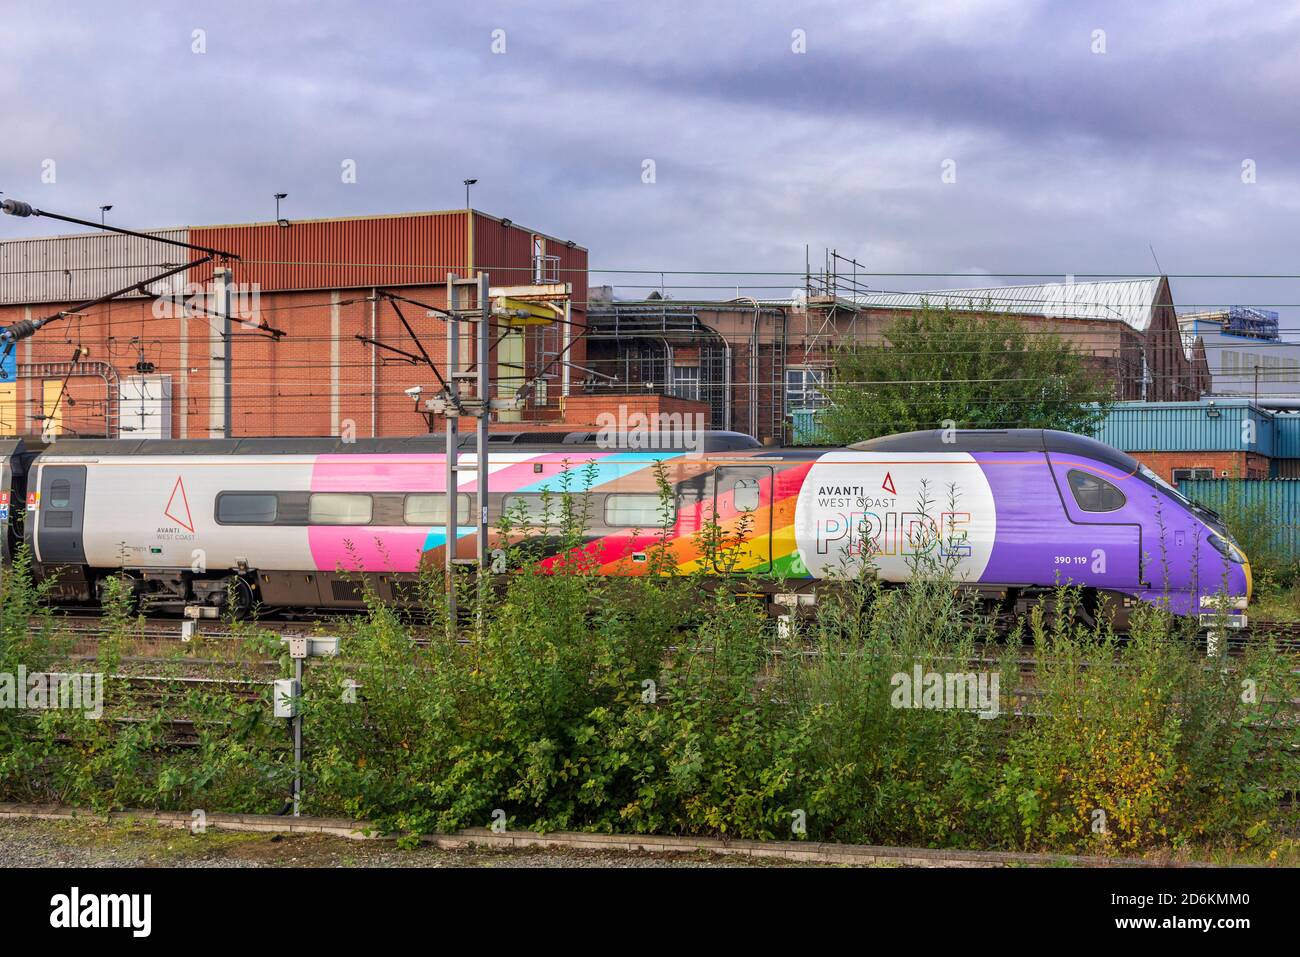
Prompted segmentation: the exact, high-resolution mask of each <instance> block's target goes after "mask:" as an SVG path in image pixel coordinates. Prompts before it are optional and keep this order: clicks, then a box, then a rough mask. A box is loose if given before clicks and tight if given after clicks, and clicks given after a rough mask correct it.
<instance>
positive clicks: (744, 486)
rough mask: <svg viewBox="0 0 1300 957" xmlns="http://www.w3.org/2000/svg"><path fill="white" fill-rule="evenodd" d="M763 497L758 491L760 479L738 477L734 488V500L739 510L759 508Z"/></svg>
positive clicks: (746, 510)
mask: <svg viewBox="0 0 1300 957" xmlns="http://www.w3.org/2000/svg"><path fill="white" fill-rule="evenodd" d="M760 501H761V497H760V496H759V492H758V479H752V478H739V479H736V484H735V487H734V488H733V489H732V502H733V503H734V504H735V506H736V511H737V512H752V511H754V510H756V509H757V508H758V504H759V502H760Z"/></svg>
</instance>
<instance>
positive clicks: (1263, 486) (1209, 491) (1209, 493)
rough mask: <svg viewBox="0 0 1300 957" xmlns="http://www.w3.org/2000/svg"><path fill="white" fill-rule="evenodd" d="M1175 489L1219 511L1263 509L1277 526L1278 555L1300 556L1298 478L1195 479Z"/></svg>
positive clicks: (1299, 492)
mask: <svg viewBox="0 0 1300 957" xmlns="http://www.w3.org/2000/svg"><path fill="white" fill-rule="evenodd" d="M1178 490H1179V491H1180V492H1182V493H1183V494H1184V495H1186V496H1187V497H1188V498H1190V499H1192V500H1193V501H1195V502H1200V503H1201V504H1202V505H1207V506H1209V507H1210V508H1212V509H1214V510H1215V511H1216V512H1220V513H1228V514H1231V513H1233V512H1237V511H1239V510H1241V509H1256V508H1258V509H1262V510H1263V511H1264V512H1265V513H1266V514H1267V516H1268V518H1269V520H1270V522H1271V524H1272V525H1273V526H1274V527H1275V528H1276V532H1275V534H1274V536H1273V541H1274V544H1275V545H1276V547H1277V549H1278V553H1279V556H1280V557H1283V558H1285V559H1287V560H1289V561H1296V560H1300V479H1195V480H1185V481H1182V482H1179V483H1178Z"/></svg>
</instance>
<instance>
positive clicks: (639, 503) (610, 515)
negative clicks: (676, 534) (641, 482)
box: [605, 495, 677, 528]
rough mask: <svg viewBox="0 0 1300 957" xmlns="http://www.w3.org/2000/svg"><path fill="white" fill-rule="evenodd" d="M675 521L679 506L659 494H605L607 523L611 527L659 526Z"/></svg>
mask: <svg viewBox="0 0 1300 957" xmlns="http://www.w3.org/2000/svg"><path fill="white" fill-rule="evenodd" d="M665 511H666V512H667V515H665V514H664V513H665ZM675 521H677V506H676V505H674V504H673V503H672V502H667V503H665V502H664V501H663V500H662V499H661V498H660V497H659V496H658V495H607V496H605V524H606V525H609V526H611V527H619V526H623V527H626V528H659V527H661V526H663V525H664V524H665V523H667V524H671V523H673V522H675Z"/></svg>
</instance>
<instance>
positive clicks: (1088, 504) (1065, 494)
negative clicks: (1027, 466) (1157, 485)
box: [1049, 457, 1145, 588]
mask: <svg viewBox="0 0 1300 957" xmlns="http://www.w3.org/2000/svg"><path fill="white" fill-rule="evenodd" d="M1049 461H1051V466H1052V475H1053V476H1054V478H1055V479H1056V487H1057V490H1058V491H1059V492H1060V494H1061V501H1062V503H1063V504H1064V506H1065V516H1066V518H1067V519H1069V522H1070V526H1071V532H1072V534H1070V535H1069V536H1068V537H1067V538H1068V540H1064V541H1061V542H1059V543H1058V545H1059V547H1058V548H1057V550H1056V551H1057V554H1056V556H1055V560H1056V562H1057V566H1056V567H1057V569H1058V570H1059V571H1060V575H1061V581H1062V582H1064V581H1067V580H1071V581H1074V582H1075V583H1076V584H1082V585H1089V586H1092V587H1096V588H1108V587H1111V588H1135V587H1138V586H1141V585H1145V580H1144V578H1145V576H1144V575H1143V568H1142V565H1143V562H1142V526H1141V524H1140V523H1139V520H1138V517H1137V516H1139V515H1140V511H1139V510H1140V509H1141V508H1142V507H1143V506H1144V505H1145V502H1138V501H1130V498H1132V497H1134V496H1138V495H1141V494H1142V488H1141V485H1140V483H1136V482H1128V481H1124V480H1123V479H1122V478H1121V477H1120V476H1118V475H1113V474H1110V473H1107V472H1103V471H1101V470H1099V469H1097V468H1095V467H1093V466H1091V465H1087V464H1084V463H1079V462H1071V461H1062V460H1060V459H1057V458H1051V457H1049Z"/></svg>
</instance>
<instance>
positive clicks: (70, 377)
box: [0, 209, 587, 438]
mask: <svg viewBox="0 0 1300 957" xmlns="http://www.w3.org/2000/svg"><path fill="white" fill-rule="evenodd" d="M24 222H31V221H30V220H28V221H24ZM152 235H158V236H162V237H165V238H169V239H172V240H176V241H179V242H187V243H192V244H194V245H198V246H205V247H210V248H213V249H219V250H222V251H224V252H228V253H231V254H233V255H234V256H237V257H238V258H237V259H232V260H230V262H229V264H228V265H229V267H230V269H231V270H232V281H233V284H234V289H235V293H236V295H235V296H234V297H233V303H234V310H233V311H234V313H235V315H236V318H237V319H239V320H241V321H240V322H239V323H237V324H236V325H235V327H234V334H233V335H232V337H231V340H232V341H231V343H230V348H231V357H232V365H233V374H232V389H231V392H232V415H231V421H232V428H233V434H234V435H236V436H244V435H338V434H342V433H343V432H344V431H345V430H347V429H349V428H350V429H352V430H353V433H354V434H355V435H357V436H359V437H365V436H370V435H402V434H409V433H417V432H423V431H426V430H427V428H428V423H427V422H426V420H425V418H424V416H423V415H421V414H420V413H419V412H417V410H416V402H415V400H413V399H412V398H411V397H410V396H409V395H407V393H406V390H408V389H411V388H413V387H416V386H419V387H421V388H423V390H424V395H425V396H426V397H427V396H431V395H433V394H434V393H435V392H436V391H437V390H438V383H437V380H436V377H435V376H434V374H433V372H432V370H430V369H429V367H428V365H427V364H425V363H424V362H423V360H422V359H421V358H420V357H419V353H420V346H421V345H422V346H423V348H424V349H425V350H426V351H427V352H428V354H429V356H430V357H431V358H432V360H433V361H434V363H435V364H437V365H438V366H439V368H440V370H441V371H442V373H443V375H444V376H445V375H446V368H445V359H446V345H445V343H446V326H445V324H444V322H443V321H442V320H441V319H440V318H436V317H431V316H429V315H428V309H427V308H425V305H427V306H431V307H434V308H444V307H445V306H446V303H447V274H448V273H449V272H451V273H456V274H457V275H459V276H461V277H470V278H472V277H475V276H477V275H478V273H479V272H480V271H483V272H487V273H488V275H489V280H490V283H491V286H492V287H493V290H494V294H495V291H497V290H500V289H502V288H503V287H522V286H528V287H535V288H536V289H541V290H543V291H549V292H548V294H547V295H539V296H535V297H531V298H530V297H527V296H526V297H524V298H525V300H526V301H525V304H526V305H533V304H534V300H535V301H536V302H537V303H545V304H548V305H546V306H545V308H543V309H542V312H543V313H544V314H545V315H547V316H550V317H551V318H549V319H547V318H542V319H535V318H534V319H529V320H526V321H523V320H515V319H503V320H496V321H494V330H493V335H492V340H493V349H492V353H491V357H492V363H493V369H492V375H493V377H494V380H495V381H496V383H497V385H496V388H497V392H498V395H500V396H503V397H504V396H507V395H512V394H513V393H514V392H515V391H516V390H518V389H519V387H520V386H522V385H523V384H524V383H525V382H526V381H530V380H534V381H535V382H536V384H535V386H534V388H533V389H532V392H531V395H530V397H529V398H528V401H527V403H526V405H525V407H524V408H523V409H522V410H520V411H519V412H517V413H509V412H507V413H504V414H503V415H502V418H503V419H506V420H517V421H507V422H505V423H503V427H508V428H519V427H521V425H522V427H533V428H541V427H545V424H546V423H548V422H557V421H560V420H562V419H563V406H564V397H565V393H566V392H567V393H570V394H571V393H573V392H576V391H578V390H577V388H576V385H575V383H574V382H573V381H572V380H571V378H570V375H571V370H572V369H573V368H574V367H575V365H574V364H576V365H578V366H580V365H581V364H582V363H583V362H584V360H585V351H586V343H585V341H583V339H582V338H581V336H580V335H577V334H576V332H575V330H581V329H582V328H583V327H584V325H585V315H584V306H585V299H586V295H585V293H586V289H587V250H586V249H584V248H583V247H582V246H579V245H577V244H576V243H575V242H572V241H568V240H565V239H561V238H558V237H554V236H550V235H547V234H545V233H541V232H538V231H536V230H531V229H527V228H525V227H523V226H520V225H518V224H514V223H512V222H510V221H509V220H505V219H499V218H496V217H493V216H489V215H487V214H485V213H482V212H478V211H476V210H464V209H462V210H451V211H445V212H430V213H410V214H399V215H393V216H371V217H360V218H347V219H325V220H311V221H296V222H292V223H285V222H284V221H282V222H280V223H274V222H273V223H252V224H242V225H232V226H212V227H187V228H181V229H170V230H160V231H158V232H157V233H154V234H152ZM199 256H200V254H198V253H193V252H191V251H190V250H187V249H184V248H180V247H177V246H173V245H165V244H162V243H158V242H152V241H149V240H144V239H137V238H133V237H127V236H121V235H117V234H112V233H84V234H79V235H75V236H62V237H53V238H39V239H24V240H11V241H8V242H6V243H4V244H3V245H2V246H0V325H3V326H8V325H11V324H13V323H14V322H17V321H19V320H22V319H34V318H40V317H44V316H48V315H51V314H55V313H59V312H64V311H67V310H69V309H70V308H71V307H72V306H73V305H75V304H77V303H79V302H84V301H87V300H90V299H93V298H96V297H98V296H101V295H104V294H105V293H107V292H109V291H112V290H116V289H120V288H122V287H126V286H129V285H131V284H132V283H140V282H143V281H145V280H148V279H149V278H150V277H152V276H156V275H158V274H159V273H161V272H163V271H165V270H167V269H169V268H173V267H175V266H176V265H180V264H184V263H187V262H192V261H194V260H196V259H198V258H199ZM219 265H221V264H220V263H219V262H210V263H206V264H203V265H201V266H195V267H193V268H190V269H188V270H185V271H184V272H182V273H180V274H178V275H177V276H175V277H173V278H172V279H170V280H167V281H165V282H163V283H158V284H155V285H153V286H150V287H149V293H150V295H145V294H143V293H141V292H138V291H137V292H133V293H131V294H130V295H127V296H125V297H123V298H120V299H117V300H114V301H112V302H109V303H105V304H102V305H99V306H95V307H93V308H91V309H88V310H86V311H84V312H82V313H77V314H72V315H69V316H67V318H66V319H63V320H61V321H58V322H54V323H51V324H49V325H47V326H46V327H44V328H43V329H42V330H40V331H39V332H38V333H37V334H36V335H35V336H33V337H31V338H28V339H25V340H22V341H20V342H19V343H18V344H17V345H16V348H15V349H14V350H13V351H12V354H11V355H9V356H7V357H6V363H7V364H6V368H5V370H4V371H5V372H6V376H5V377H3V378H0V433H3V434H9V435H36V434H39V433H41V432H42V430H43V429H48V430H49V431H51V432H54V433H56V434H68V435H81V436H96V435H98V436H103V435H109V436H122V437H133V436H134V437H153V436H169V437H173V438H201V437H209V436H213V435H220V434H221V433H222V430H223V428H224V422H223V402H222V394H223V391H224V390H223V383H224V378H223V371H222V362H223V356H224V352H225V345H226V344H225V342H224V341H223V336H222V333H223V323H222V320H221V319H220V318H218V317H216V316H214V315H212V314H211V311H212V310H213V309H215V308H216V300H215V298H214V297H213V295H212V286H211V283H210V281H211V279H212V276H213V270H214V268H216V267H217V266H219ZM566 283H567V284H568V287H569V289H570V290H573V291H576V295H567V296H566V295H565V294H564V284H566ZM390 294H391V295H390ZM159 295H166V296H169V297H171V298H165V299H162V300H160V299H158V298H157V297H158V296H159ZM465 296H466V299H465V301H463V302H462V304H461V305H462V307H463V308H474V307H475V306H476V303H475V302H474V301H473V300H474V295H473V291H472V290H466V293H465ZM393 297H398V298H393ZM421 304H423V305H421ZM516 305H518V303H516ZM399 310H400V311H401V313H402V315H403V316H404V317H405V319H406V321H407V322H408V323H409V324H410V326H411V329H412V330H414V332H415V334H416V336H417V337H418V340H419V342H418V343H417V342H416V340H415V339H413V338H412V337H411V335H410V334H409V333H408V332H407V330H406V329H405V327H404V326H403V323H402V318H401V317H400V316H399V314H398V311H399ZM375 342H377V343H380V344H381V345H380V346H379V347H376V346H375V345H374V343H375ZM462 342H463V345H462V358H463V359H466V360H467V361H472V355H471V354H470V352H469V350H468V348H467V347H468V341H467V340H462ZM385 346H386V347H388V348H384V347H385ZM570 363H572V364H570Z"/></svg>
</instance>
